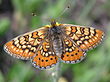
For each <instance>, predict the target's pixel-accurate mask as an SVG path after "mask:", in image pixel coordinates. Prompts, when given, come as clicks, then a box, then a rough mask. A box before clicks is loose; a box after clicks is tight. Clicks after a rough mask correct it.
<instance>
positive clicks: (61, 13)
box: [57, 5, 70, 18]
mask: <svg viewBox="0 0 110 82" xmlns="http://www.w3.org/2000/svg"><path fill="white" fill-rule="evenodd" d="M69 8H70V5H68V6H67V7H66V8H65V9H64V10H63V11H62V12H60V13H59V14H58V15H59V16H57V18H60V17H61V16H62V15H63V14H64V13H65V12H66V11H67V10H68V9H69Z"/></svg>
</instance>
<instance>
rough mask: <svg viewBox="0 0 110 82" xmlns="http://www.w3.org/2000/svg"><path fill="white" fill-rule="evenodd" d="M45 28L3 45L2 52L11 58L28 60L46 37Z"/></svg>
mask: <svg viewBox="0 0 110 82" xmlns="http://www.w3.org/2000/svg"><path fill="white" fill-rule="evenodd" d="M47 29H48V27H47V26H44V27H42V28H40V29H37V30H34V31H31V32H28V33H25V34H22V35H20V36H18V37H16V38H14V39H12V40H11V41H9V42H7V43H6V44H5V45H4V50H5V51H6V52H7V53H8V54H10V55H11V56H13V57H16V58H18V59H23V60H29V59H31V58H32V57H33V56H34V55H35V52H36V50H37V48H38V46H39V45H40V43H41V42H42V41H43V40H44V39H45V37H46V32H47V31H46V30H47Z"/></svg>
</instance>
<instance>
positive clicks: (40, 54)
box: [32, 39, 58, 69]
mask: <svg viewBox="0 0 110 82" xmlns="http://www.w3.org/2000/svg"><path fill="white" fill-rule="evenodd" d="M51 45H52V44H51V42H50V41H49V39H45V41H43V42H42V43H41V45H40V46H39V49H38V51H37V52H36V55H35V56H34V57H33V59H32V64H33V66H34V67H36V68H39V69H48V68H51V67H53V66H55V65H56V64H57V63H58V57H57V56H56V54H55V52H54V51H53V49H52V46H51Z"/></svg>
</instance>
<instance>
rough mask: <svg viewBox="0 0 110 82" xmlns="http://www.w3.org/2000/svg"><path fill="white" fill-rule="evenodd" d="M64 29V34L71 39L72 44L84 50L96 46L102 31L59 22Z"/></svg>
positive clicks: (102, 35)
mask: <svg viewBox="0 0 110 82" xmlns="http://www.w3.org/2000/svg"><path fill="white" fill-rule="evenodd" d="M60 26H61V27H63V28H64V29H65V30H66V31H65V34H66V35H67V36H68V37H70V38H71V40H73V42H74V44H75V45H76V46H77V47H79V48H80V49H82V50H84V51H88V50H90V49H92V48H94V47H96V46H97V45H98V44H99V43H100V42H101V41H102V39H103V37H104V35H105V34H104V32H103V31H102V30H99V29H95V28H93V27H86V26H79V25H71V24H61V25H60Z"/></svg>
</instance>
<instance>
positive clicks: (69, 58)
mask: <svg viewBox="0 0 110 82" xmlns="http://www.w3.org/2000/svg"><path fill="white" fill-rule="evenodd" d="M64 46H65V48H64V52H63V54H62V56H61V60H62V61H63V62H64V63H73V64H74V63H78V62H80V61H81V60H82V59H84V57H85V55H86V53H85V52H84V51H83V50H82V49H80V48H78V47H77V46H76V45H75V44H74V43H73V42H72V41H71V40H69V38H68V37H67V38H66V39H65V40H64Z"/></svg>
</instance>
